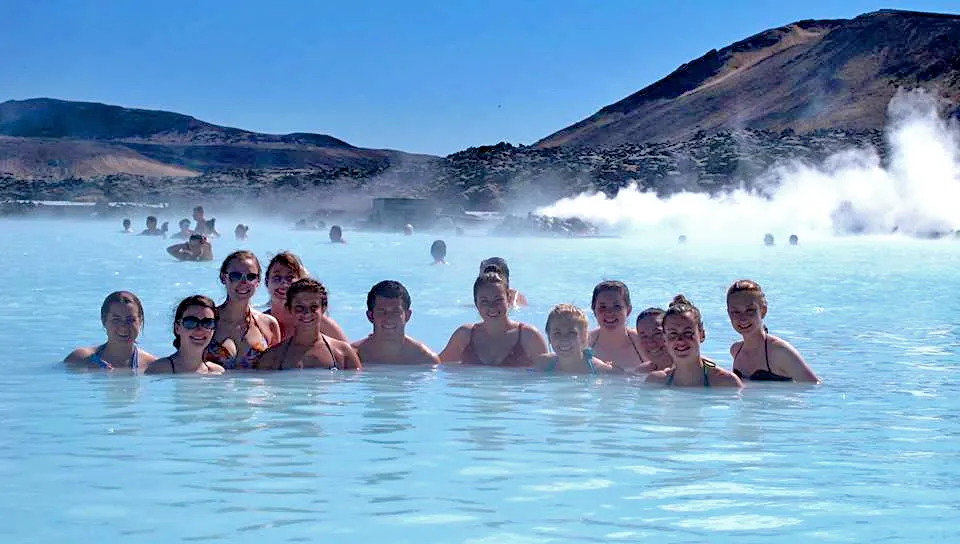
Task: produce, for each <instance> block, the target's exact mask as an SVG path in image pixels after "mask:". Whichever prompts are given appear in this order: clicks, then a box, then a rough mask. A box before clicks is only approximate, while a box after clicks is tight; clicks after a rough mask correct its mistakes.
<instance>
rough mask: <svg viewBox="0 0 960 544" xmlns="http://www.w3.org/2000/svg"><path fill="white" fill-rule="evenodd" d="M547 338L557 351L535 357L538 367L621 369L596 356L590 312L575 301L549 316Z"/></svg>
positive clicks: (590, 371)
mask: <svg viewBox="0 0 960 544" xmlns="http://www.w3.org/2000/svg"><path fill="white" fill-rule="evenodd" d="M546 331H547V339H548V340H549V341H550V347H552V348H553V353H546V354H543V355H540V356H538V357H537V358H535V359H534V360H533V366H534V368H536V369H538V370H542V371H544V372H564V373H572V374H583V373H587V374H600V373H612V372H619V371H620V370H619V369H617V368H615V367H614V366H613V365H611V364H610V363H605V362H603V361H601V360H600V359H598V358H597V357H595V356H594V354H593V350H592V349H590V348H589V347H587V314H585V313H583V310H581V309H580V308H577V307H576V306H573V305H571V304H559V305H557V306H555V307H554V308H553V310H551V311H550V314H549V315H548V316H547V325H546Z"/></svg>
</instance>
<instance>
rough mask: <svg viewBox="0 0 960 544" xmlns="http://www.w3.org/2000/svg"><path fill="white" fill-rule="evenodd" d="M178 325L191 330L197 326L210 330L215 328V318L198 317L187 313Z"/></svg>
mask: <svg viewBox="0 0 960 544" xmlns="http://www.w3.org/2000/svg"><path fill="white" fill-rule="evenodd" d="M180 325H182V326H183V328H185V329H187V330H188V331H192V330H193V329H196V328H197V327H203V328H204V329H207V330H211V331H212V330H214V329H216V328H217V320H216V319H214V318H212V317H204V318H203V319H200V318H199V317H193V316H192V315H188V316H187V317H184V318H183V319H181V320H180Z"/></svg>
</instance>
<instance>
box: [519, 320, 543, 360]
mask: <svg viewBox="0 0 960 544" xmlns="http://www.w3.org/2000/svg"><path fill="white" fill-rule="evenodd" d="M520 339H521V345H522V346H523V351H524V352H526V354H527V357H529V358H530V359H531V360H533V358H535V357H537V356H538V355H543V354H544V353H547V340H546V339H545V338H544V337H543V335H542V334H540V331H538V330H537V328H536V327H531V326H530V325H524V326H523V332H522V335H521V338H520Z"/></svg>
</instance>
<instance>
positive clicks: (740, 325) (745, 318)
mask: <svg viewBox="0 0 960 544" xmlns="http://www.w3.org/2000/svg"><path fill="white" fill-rule="evenodd" d="M727 316H728V317H729V318H730V324H731V325H733V328H734V330H736V331H737V332H739V333H740V334H750V333H751V332H756V331H759V330H761V329H762V330H764V331H766V326H765V325H764V324H763V318H765V317H766V316H767V297H766V295H765V294H764V293H763V288H761V287H760V284H759V283H757V282H755V281H753V280H747V279H743V280H737V281H735V282H733V284H732V285H730V287H729V288H728V289H727Z"/></svg>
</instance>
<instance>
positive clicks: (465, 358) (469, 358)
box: [460, 323, 533, 366]
mask: <svg viewBox="0 0 960 544" xmlns="http://www.w3.org/2000/svg"><path fill="white" fill-rule="evenodd" d="M477 327H478V325H474V326H473V327H472V328H471V329H470V342H468V343H467V346H466V347H465V348H463V353H461V354H460V362H461V363H463V364H465V365H487V366H531V365H532V364H533V361H532V360H531V359H530V357H528V356H527V352H526V351H524V350H523V342H522V340H523V323H520V324H519V325H518V326H517V343H516V344H514V345H513V348H512V349H511V350H510V352H509V353H507V356H506V357H504V358H503V360H502V361H500V362H499V363H493V364H491V363H487V362H486V361H483V360H482V359H480V355H479V354H478V353H477V348H476V347H474V345H473V333H474V331H476V330H477Z"/></svg>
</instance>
